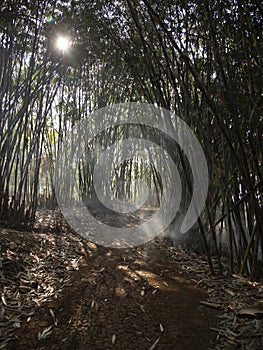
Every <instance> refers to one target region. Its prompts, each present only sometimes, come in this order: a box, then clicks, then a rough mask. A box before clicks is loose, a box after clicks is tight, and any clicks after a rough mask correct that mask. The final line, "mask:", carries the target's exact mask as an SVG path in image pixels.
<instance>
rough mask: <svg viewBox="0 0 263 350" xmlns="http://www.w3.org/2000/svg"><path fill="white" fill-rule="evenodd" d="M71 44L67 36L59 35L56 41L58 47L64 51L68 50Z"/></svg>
mask: <svg viewBox="0 0 263 350" xmlns="http://www.w3.org/2000/svg"><path fill="white" fill-rule="evenodd" d="M70 46H71V41H70V39H69V38H68V37H66V36H59V37H58V38H57V41H56V47H57V48H58V49H59V50H60V51H62V52H65V51H68V50H69V48H70Z"/></svg>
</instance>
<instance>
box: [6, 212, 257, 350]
mask: <svg viewBox="0 0 263 350" xmlns="http://www.w3.org/2000/svg"><path fill="white" fill-rule="evenodd" d="M38 218H39V226H38V227H36V228H35V230H33V231H32V232H25V231H16V230H14V229H5V228H2V229H0V248H1V253H2V255H1V259H0V279H1V286H0V289H1V290H0V292H1V300H0V332H1V333H0V349H9V350H15V349H19V350H30V349H38V350H40V349H48V350H49V349H50V350H53V349H54V350H55V349H63V350H65V349H68V350H74V349H76V350H86V349H92V350H107V349H118V350H123V349H127V350H129V349H132V350H135V349H136V350H137V349H138V350H139V349H149V350H154V349H156V350H158V349H163V350H169V349H171V350H180V349H182V350H188V349H189V350H190V349H195V350H198V349H200V350H204V349H224V350H232V349H233V350H234V349H256V350H259V349H262V348H263V318H262V316H263V285H262V284H260V283H258V282H253V281H249V280H248V279H245V278H244V277H242V276H239V275H230V274H228V275H225V276H219V275H211V273H210V272H209V267H208V264H207V262H206V257H205V256H202V255H196V254H194V253H192V252H187V251H185V250H183V249H181V248H178V247H177V248H175V247H171V245H170V244H169V242H168V241H167V240H165V239H156V240H154V241H152V242H149V243H147V244H145V245H143V246H140V247H136V248H130V249H119V250H118V249H109V248H104V247H101V246H97V245H95V244H94V243H91V242H88V241H86V240H84V239H82V238H81V237H79V236H78V235H76V234H75V233H74V232H72V231H70V230H69V229H65V230H63V229H62V230H61V232H60V233H59V234H55V233H54V232H53V231H54V230H53V229H52V226H54V218H53V213H52V212H49V213H48V212H45V213H39V216H38ZM223 263H224V262H223Z"/></svg>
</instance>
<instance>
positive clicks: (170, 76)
mask: <svg viewBox="0 0 263 350" xmlns="http://www.w3.org/2000/svg"><path fill="white" fill-rule="evenodd" d="M262 13H263V8H262V5H261V4H260V2H259V1H256V0H255V1H251V0H246V1H241V0H234V1H233V0H220V1H216V2H209V1H206V0H204V1H202V2H200V1H196V0H192V1H184V0H178V1H170V0H166V1H161V2H158V1H152V0H125V1H118V0H117V1H102V0H99V1H96V2H95V1H91V0H88V1H86V0H85V1H84V0H75V1H73V0H72V1H64V0H61V1H60V0H54V1H47V0H45V1H40V0H38V1H35V2H34V3H32V2H29V1H26V0H20V1H19V0H17V1H16V0H15V1H8V0H4V1H3V2H2V3H1V5H0V84H1V89H0V130H1V133H0V151H1V158H0V220H1V222H2V223H5V224H9V225H10V224H14V223H17V222H25V223H30V224H32V223H33V222H34V220H35V216H36V210H37V207H38V205H45V206H51V207H55V206H56V199H55V195H54V188H53V187H54V186H53V180H52V179H53V171H54V160H55V159H56V156H57V154H58V151H59V149H60V145H61V142H62V140H63V138H64V137H66V136H67V133H70V130H71V128H72V126H73V125H74V124H75V123H76V122H77V121H78V120H80V119H81V118H83V117H85V116H87V115H88V114H89V113H90V112H92V111H94V110H96V109H98V108H101V107H104V106H107V105H111V104H114V103H119V102H126V101H127V102H128V101H144V102H149V103H152V104H157V105H159V106H162V107H164V108H166V109H168V110H171V111H173V112H175V113H176V114H177V115H179V116H180V117H181V118H182V119H183V120H185V121H186V123H187V124H188V125H189V126H190V127H191V128H192V130H193V131H194V132H195V134H196V135H197V137H198V139H199V141H200V143H201V144H202V146H203V149H204V151H205V156H206V158H207V162H208V167H209V194H208V198H207V201H206V205H205V208H204V210H203V213H202V215H201V216H200V218H199V220H198V231H199V232H200V234H201V236H202V240H203V246H204V249H205V252H206V254H207V257H208V260H209V263H210V267H211V270H212V271H213V263H212V259H211V254H215V255H216V256H217V259H218V263H219V266H220V269H221V272H223V267H222V266H221V260H220V257H221V254H222V253H223V251H222V244H223V243H222V242H223V241H224V240H227V241H228V245H229V251H228V259H229V266H228V268H229V270H230V271H231V272H234V271H237V272H240V273H245V274H247V275H250V276H252V277H260V276H261V277H262V276H263V267H262V252H263V215H262V214H263V212H262V189H263V178H262V177H263V169H262V161H263V159H262V157H263V141H262V131H263V126H262V125H263V123H262V76H263V74H262V73H263V71H262V49H263V47H262V46H263V43H262V25H263V23H262ZM59 34H64V35H68V36H69V37H70V38H71V40H72V45H71V48H70V52H69V53H68V54H66V53H63V52H59V51H58V50H57V49H56V48H55V45H54V42H55V38H56V37H57V35H59ZM170 122H172V121H170ZM135 134H136V135H137V136H138V137H140V136H141V137H149V138H150V139H151V140H157V142H158V143H159V144H162V145H163V147H165V148H166V149H167V150H168V151H169V153H170V155H171V156H172V157H173V159H175V160H176V162H177V163H178V166H179V167H180V169H181V175H182V181H183V184H184V191H185V192H186V193H187V196H186V197H187V198H188V197H191V181H192V180H191V171H190V169H189V165H188V163H187V161H185V158H184V155H183V153H182V152H181V151H180V149H178V147H177V145H176V144H173V143H171V141H170V140H168V139H166V138H165V137H163V136H162V135H159V133H158V132H156V130H148V131H147V130H145V129H144V127H142V126H138V127H135V128H131V127H130V126H129V127H126V128H124V127H120V126H117V127H113V128H112V129H111V130H109V132H108V133H107V134H104V135H101V136H100V137H98V139H96V140H94V142H93V143H92V144H91V145H89V149H90V151H95V150H96V145H97V144H100V145H104V147H106V146H107V145H110V144H112V143H114V142H115V141H116V140H120V139H122V138H126V137H129V136H130V135H135ZM149 135H150V136H149ZM93 153H94V152H93ZM94 161H95V158H94ZM132 174H136V176H137V175H138V176H142V177H145V179H146V180H147V181H148V183H149V186H150V187H151V188H154V191H155V195H154V196H153V197H154V205H157V206H158V196H159V195H160V193H161V187H162V184H161V181H160V179H159V177H158V172H156V170H155V169H154V168H153V167H149V166H146V165H145V164H140V163H138V162H136V161H127V162H124V163H123V164H122V165H121V166H120V168H119V169H116V177H115V180H116V182H117V180H118V179H120V180H122V182H121V186H122V187H123V188H122V191H121V193H125V196H126V198H130V197H131V196H132V192H133V191H132V190H134V189H131V187H130V183H131V178H132V176H133V175H132ZM79 176H80V180H79V181H80V186H81V187H82V190H83V191H84V192H85V193H86V192H89V191H91V187H92V166H90V167H83V168H81V169H80V170H79ZM124 180H125V181H124ZM135 192H136V191H135ZM186 202H187V200H186ZM186 204H187V203H186Z"/></svg>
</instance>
